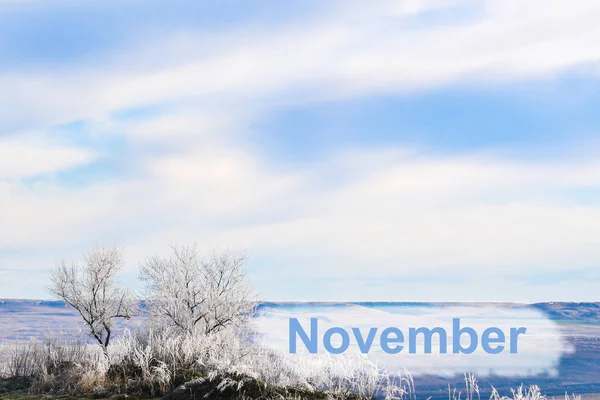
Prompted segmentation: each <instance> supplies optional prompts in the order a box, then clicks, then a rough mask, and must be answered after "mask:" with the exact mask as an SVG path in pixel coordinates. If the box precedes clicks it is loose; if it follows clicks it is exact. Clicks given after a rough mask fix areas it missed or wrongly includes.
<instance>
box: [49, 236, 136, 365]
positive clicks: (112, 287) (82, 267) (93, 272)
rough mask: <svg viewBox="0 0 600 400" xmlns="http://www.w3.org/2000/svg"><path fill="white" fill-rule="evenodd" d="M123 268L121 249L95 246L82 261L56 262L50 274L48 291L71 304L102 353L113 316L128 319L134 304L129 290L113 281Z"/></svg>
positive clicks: (109, 335)
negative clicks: (69, 263)
mask: <svg viewBox="0 0 600 400" xmlns="http://www.w3.org/2000/svg"><path fill="white" fill-rule="evenodd" d="M122 267H123V254H122V250H121V249H120V248H119V247H117V246H111V247H96V248H94V249H93V250H92V251H90V252H89V253H87V254H85V255H84V258H83V260H82V261H79V262H73V263H72V264H71V265H70V266H68V265H67V264H66V263H65V262H64V261H62V262H61V263H60V264H58V265H57V266H56V267H55V268H54V269H53V270H52V274H51V277H50V280H51V284H50V286H49V287H48V291H49V292H50V293H51V294H52V295H54V296H55V297H57V298H59V299H62V300H64V301H65V302H66V303H67V304H69V305H70V306H71V307H73V308H74V309H75V310H77V312H78V313H79V315H80V316H81V318H82V319H83V321H84V322H85V324H86V325H87V328H88V329H89V334H90V335H91V336H92V337H93V338H94V339H95V340H96V341H97V342H98V343H99V344H100V346H102V349H103V350H104V353H105V354H106V353H107V347H108V345H109V343H110V339H111V337H112V331H113V325H114V322H115V320H116V319H119V318H123V319H129V318H130V317H131V312H132V309H133V305H134V299H133V296H132V294H131V292H130V291H129V290H127V289H122V288H120V287H119V286H118V283H117V279H116V278H117V277H116V275H117V273H118V272H119V271H120V270H121V269H122Z"/></svg>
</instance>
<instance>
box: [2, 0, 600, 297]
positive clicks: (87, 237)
mask: <svg viewBox="0 0 600 400" xmlns="http://www.w3.org/2000/svg"><path fill="white" fill-rule="evenodd" d="M598 20H600V3H599V2H598V1H595V0H590V1H588V0H575V1H570V2H565V1H555V0H543V1H542V0H529V1H527V2H522V1H516V0H484V1H471V0H444V1H442V0H404V1H391V0H378V1H375V2H362V1H356V0H319V1H316V0H314V1H313V0H303V1H291V0H284V1H277V2H271V1H263V0H255V1H252V2H248V1H242V0H220V1H208V0H202V1H197V0H173V1H170V2H164V1H159V0H143V1H142V0H125V1H123V0H119V1H116V0H104V1H102V2H99V1H92V0H43V1H42V0H0V205H1V207H0V298H33V299H44V298H48V297H49V294H48V292H47V290H46V284H47V282H48V273H49V271H50V270H51V268H53V267H54V266H55V265H56V263H57V262H59V261H60V260H67V261H70V260H76V259H79V258H81V256H82V254H83V253H84V252H85V251H87V250H89V249H90V248H92V247H93V246H95V245H105V244H118V245H121V246H123V247H124V249H125V257H126V265H125V268H124V271H123V274H122V276H121V279H122V281H123V283H124V284H126V285H130V286H132V287H133V288H134V289H139V288H140V284H139V282H138V280H137V269H138V265H139V262H141V261H143V260H144V258H145V257H147V256H151V255H153V254H157V253H158V254H163V253H165V252H167V251H168V246H169V244H175V243H179V244H190V243H193V242H195V243H198V244H199V245H200V246H201V247H202V248H204V249H210V248H215V247H216V248H219V249H224V248H227V249H231V250H234V251H245V252H247V253H248V254H249V256H250V258H249V261H248V265H247V268H248V276H249V278H250V279H251V280H252V283H253V285H254V286H255V288H256V289H257V291H258V292H259V293H260V295H261V298H263V299H265V300H270V301H495V302H539V301H599V300H600V299H599V297H598V292H599V290H598V289H599V288H600V272H599V271H600V158H599V157H598V155H600V135H599V133H600V113H599V112H598V110H600V46H598V43H600V24H597V21H598Z"/></svg>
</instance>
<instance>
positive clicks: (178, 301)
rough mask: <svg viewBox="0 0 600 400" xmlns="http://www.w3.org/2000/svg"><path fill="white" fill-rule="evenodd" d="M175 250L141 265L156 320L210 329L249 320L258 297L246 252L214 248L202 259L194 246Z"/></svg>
mask: <svg viewBox="0 0 600 400" xmlns="http://www.w3.org/2000/svg"><path fill="white" fill-rule="evenodd" d="M171 249H172V252H173V253H172V255H171V256H170V257H159V256H154V257H150V258H147V259H146V260H145V261H144V262H143V263H142V264H141V265H140V279H142V280H143V281H144V282H145V283H146V299H147V301H148V306H149V310H150V313H151V315H152V316H153V317H154V319H155V320H158V321H159V322H161V323H167V324H168V325H172V326H175V327H177V328H179V329H180V330H182V331H184V332H187V333H192V332H197V331H200V332H201V333H204V334H209V333H212V332H217V331H219V330H221V329H222V328H224V327H227V326H231V325H236V324H240V323H242V322H244V321H245V320H246V319H247V317H248V316H249V315H250V313H251V312H252V311H253V310H254V308H255V306H256V296H255V294H254V292H253V290H252V288H251V286H250V285H249V283H248V280H247V278H246V273H245V266H246V261H247V258H248V257H247V256H246V255H245V254H233V253H230V252H229V251H223V252H217V251H213V253H212V255H211V256H210V257H208V258H207V259H201V257H200V255H199V252H198V248H197V246H196V245H192V246H171Z"/></svg>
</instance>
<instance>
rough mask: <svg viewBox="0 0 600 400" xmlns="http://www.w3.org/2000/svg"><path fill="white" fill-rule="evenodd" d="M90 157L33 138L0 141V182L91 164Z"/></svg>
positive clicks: (21, 137) (0, 139) (22, 136)
mask: <svg viewBox="0 0 600 400" xmlns="http://www.w3.org/2000/svg"><path fill="white" fill-rule="evenodd" d="M94 158H95V156H94V154H93V153H92V152H90V151H85V150H81V149H78V148H76V147H65V146H59V145H56V144H54V143H52V142H51V141H49V140H39V138H38V137H37V136H35V135H29V137H28V136H25V135H21V136H19V137H18V138H15V137H10V138H4V139H3V138H0V180H6V179H10V180H18V179H23V178H30V177H35V176H37V175H42V174H51V173H55V172H59V171H62V170H66V169H69V168H72V167H75V166H78V165H82V164H86V163H89V162H91V161H93V160H94Z"/></svg>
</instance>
